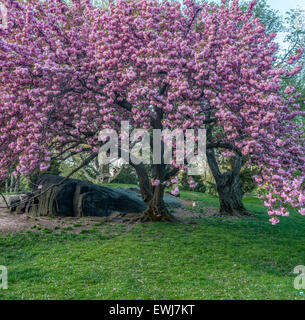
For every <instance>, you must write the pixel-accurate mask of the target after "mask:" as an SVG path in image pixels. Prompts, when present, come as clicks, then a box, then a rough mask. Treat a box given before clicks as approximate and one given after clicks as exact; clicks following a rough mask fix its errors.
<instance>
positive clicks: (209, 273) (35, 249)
mask: <svg viewBox="0 0 305 320" xmlns="http://www.w3.org/2000/svg"><path fill="white" fill-rule="evenodd" d="M182 198H184V199H192V200H193V199H194V200H196V201H198V202H199V205H200V206H201V207H204V206H209V207H211V206H214V207H215V206H217V205H218V200H217V198H214V197H211V196H208V195H202V194H198V193H192V192H182ZM245 205H246V207H247V208H248V209H249V210H251V211H252V212H255V214H254V217H253V218H247V219H229V218H221V217H219V218H202V219H197V220H196V221H197V225H189V224H169V223H155V224H138V225H134V226H133V227H132V228H131V229H130V230H128V229H127V226H125V225H120V224H111V223H101V224H96V226H95V227H94V228H93V229H91V230H85V231H83V232H81V233H79V234H69V233H66V232H62V233H61V234H56V233H48V232H43V230H42V231H41V232H39V233H37V231H35V232H34V230H32V231H28V232H26V233H23V234H21V233H19V234H15V235H9V236H6V237H2V238H0V248H1V251H0V265H5V266H7V267H8V273H9V289H8V290H0V299H304V298H303V296H302V295H301V294H300V292H299V291H298V290H295V289H294V287H293V280H294V277H295V275H293V274H292V270H293V268H294V267H295V266H297V265H304V264H305V250H304V248H305V247H304V243H305V233H304V230H305V219H304V218H302V217H301V216H299V215H297V214H292V215H291V217H289V218H285V219H282V222H281V223H280V224H279V225H276V226H272V225H271V224H270V223H269V222H268V216H267V214H266V213H265V209H264V207H263V206H262V204H261V202H260V201H259V200H257V199H256V198H254V197H249V198H247V199H245Z"/></svg>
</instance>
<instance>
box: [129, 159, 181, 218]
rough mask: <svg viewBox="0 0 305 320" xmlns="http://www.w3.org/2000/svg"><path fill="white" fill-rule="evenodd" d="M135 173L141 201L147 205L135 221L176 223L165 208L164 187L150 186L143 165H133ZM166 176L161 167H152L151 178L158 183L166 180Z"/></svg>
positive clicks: (161, 185)
mask: <svg viewBox="0 0 305 320" xmlns="http://www.w3.org/2000/svg"><path fill="white" fill-rule="evenodd" d="M132 165H133V167H134V168H135V170H136V173H137V175H138V178H139V186H140V190H141V194H142V199H143V200H144V201H145V202H146V203H147V209H146V210H145V211H143V212H142V214H141V215H140V216H139V218H136V220H138V221H141V222H149V221H151V222H157V221H163V222H165V221H167V222H175V221H178V220H177V219H176V218H175V217H174V216H173V215H171V214H170V213H169V211H168V209H167V208H166V206H165V204H164V201H163V197H164V189H165V187H164V185H163V184H162V183H160V184H159V185H158V186H152V185H151V183H150V181H149V177H148V174H147V171H146V169H145V166H144V165H143V164H140V165H134V164H132ZM166 174H170V173H169V172H167V173H166V172H165V169H164V166H163V165H153V178H154V179H156V180H159V181H160V182H162V181H164V180H166V178H167V177H166Z"/></svg>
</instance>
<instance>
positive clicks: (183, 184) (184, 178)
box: [179, 171, 206, 193]
mask: <svg viewBox="0 0 305 320" xmlns="http://www.w3.org/2000/svg"><path fill="white" fill-rule="evenodd" d="M189 179H193V180H194V181H195V182H196V183H197V186H196V188H191V187H190V186H189V184H188V181H189ZM179 185H180V188H181V189H182V190H185V191H195V192H202V193H205V191H206V186H205V184H204V183H203V180H202V177H201V176H189V175H188V174H187V172H185V171H183V172H181V174H180V177H179Z"/></svg>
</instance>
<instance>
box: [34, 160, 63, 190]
mask: <svg viewBox="0 0 305 320" xmlns="http://www.w3.org/2000/svg"><path fill="white" fill-rule="evenodd" d="M60 173H61V170H60V161H57V160H52V161H51V163H50V167H49V169H48V170H46V171H43V172H40V171H36V172H35V173H33V174H32V175H31V176H30V177H29V187H30V189H35V188H36V187H37V186H36V184H35V181H36V179H37V178H38V177H39V176H40V175H42V174H54V175H60Z"/></svg>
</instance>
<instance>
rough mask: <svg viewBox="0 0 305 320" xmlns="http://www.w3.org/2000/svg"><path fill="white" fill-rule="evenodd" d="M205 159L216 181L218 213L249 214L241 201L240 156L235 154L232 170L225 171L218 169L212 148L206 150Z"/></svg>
mask: <svg viewBox="0 0 305 320" xmlns="http://www.w3.org/2000/svg"><path fill="white" fill-rule="evenodd" d="M207 160H208V163H209V166H210V168H211V171H212V173H213V176H214V179H215V181H216V187H217V192H218V196H219V202H220V209H219V214H220V215H226V216H237V217H241V216H249V215H250V213H249V212H248V211H247V210H246V208H245V207H244V205H243V202H242V197H243V195H244V191H243V189H242V181H241V179H240V170H241V167H242V157H241V156H239V155H236V157H235V160H234V164H233V165H232V170H230V171H227V172H225V173H221V172H220V170H219V167H218V164H217V160H216V156H215V151H214V149H211V150H207Z"/></svg>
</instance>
